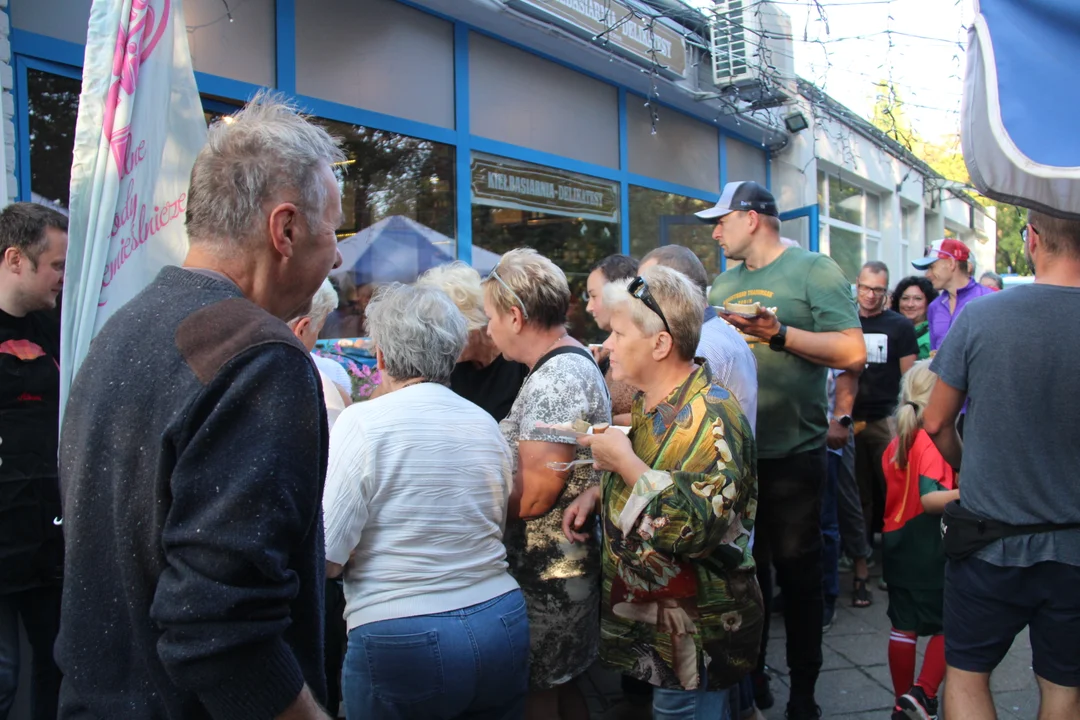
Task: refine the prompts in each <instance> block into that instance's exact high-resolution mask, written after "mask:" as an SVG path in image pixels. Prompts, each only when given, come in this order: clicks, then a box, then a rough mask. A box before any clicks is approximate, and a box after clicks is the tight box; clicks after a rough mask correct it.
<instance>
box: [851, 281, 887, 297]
mask: <svg viewBox="0 0 1080 720" xmlns="http://www.w3.org/2000/svg"><path fill="white" fill-rule="evenodd" d="M857 287H858V289H859V292H861V293H863V294H864V295H874V296H875V297H881V296H882V295H884V294H885V293H887V292H888V291H889V289H888V288H876V287H870V286H869V285H863V284H862V283H859V284H858V286H857Z"/></svg>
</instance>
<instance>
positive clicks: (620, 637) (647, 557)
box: [563, 267, 763, 718]
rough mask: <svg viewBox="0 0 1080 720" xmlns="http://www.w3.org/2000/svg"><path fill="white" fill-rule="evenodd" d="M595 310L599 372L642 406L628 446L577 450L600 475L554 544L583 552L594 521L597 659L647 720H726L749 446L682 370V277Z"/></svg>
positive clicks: (740, 428)
mask: <svg viewBox="0 0 1080 720" xmlns="http://www.w3.org/2000/svg"><path fill="white" fill-rule="evenodd" d="M604 302H605V305H608V306H609V307H612V308H614V311H613V314H612V320H611V323H612V334H611V337H610V338H609V339H608V341H607V342H606V343H605V346H606V347H608V348H610V349H611V367H612V371H613V372H614V373H615V377H616V378H617V379H619V380H620V381H623V382H627V383H630V384H631V385H633V386H635V387H638V388H641V389H642V392H640V393H639V394H638V395H637V397H636V398H635V400H634V404H633V408H632V416H633V426H632V428H631V430H630V434H629V436H627V435H625V434H623V433H621V432H619V431H618V430H616V429H609V430H608V431H607V432H605V433H603V434H600V435H586V436H582V437H581V443H582V444H584V445H588V446H589V447H591V448H592V453H593V458H594V460H595V464H596V467H597V469H600V470H604V471H606V472H605V474H604V476H603V479H602V481H601V486H600V487H593V488H590V489H589V490H587V491H586V492H584V493H583V494H582V495H581V496H580V497H579V498H578V499H577V500H575V501H574V503H573V504H572V505H571V506H570V507H569V508H568V509H567V511H566V513H565V514H564V518H563V530H564V532H565V533H566V535H567V537H568V538H569V539H570V540H571V541H572V542H587V541H588V535H587V533H584V532H582V529H583V527H584V523H585V521H586V520H587V519H588V517H589V516H590V515H592V513H594V512H596V511H599V512H600V514H601V517H602V522H603V548H602V549H603V561H602V562H603V565H602V567H603V588H602V591H603V597H602V603H601V630H600V636H601V640H600V657H601V660H602V661H604V663H605V664H606V665H608V666H610V667H613V668H615V669H617V670H619V671H620V672H622V673H624V674H626V675H630V676H632V677H636V678H638V679H640V680H644V681H647V682H649V683H651V684H653V685H654V686H656V690H655V692H654V695H653V703H654V706H653V707H654V713H655V714H656V716H657V717H664V718H675V717H686V718H694V717H705V716H708V717H710V718H726V717H728V714H727V711H728V698H727V690H728V689H729V688H731V687H732V686H734V685H735V684H736V683H738V681H739V680H740V679H741V678H742V677H743V676H744V675H746V674H747V673H748V672H749V671H750V670H751V669H752V668H753V666H754V663H755V662H756V660H757V654H758V649H759V642H760V638H761V628H762V619H763V617H762V600H761V591H760V589H759V588H758V584H757V580H756V578H755V574H754V559H753V556H752V554H751V547H750V532H751V530H752V528H753V525H754V517H755V514H756V511H757V477H756V475H757V468H756V466H757V457H756V447H755V444H754V437H753V433H752V432H751V428H750V426H749V423H748V422H747V420H746V417H745V415H744V414H743V412H742V410H741V408H740V407H739V404H738V402H737V401H736V400H735V398H734V396H733V395H732V394H731V393H729V392H728V391H727V390H726V389H725V388H723V387H722V386H720V385H715V384H713V383H712V381H711V380H710V378H709V374H708V370H707V369H706V367H705V363H704V362H703V361H701V360H700V359H695V358H694V351H695V349H696V348H697V344H698V339H699V334H700V328H701V309H702V307H704V305H705V300H704V297H703V295H702V294H701V291H700V290H699V289H698V288H696V287H695V286H694V285H693V284H692V283H691V282H690V281H689V280H688V279H687V278H686V277H685V276H683V275H681V274H679V273H677V272H675V271H672V270H670V269H668V268H664V267H652V268H649V269H648V270H646V271H645V272H644V273H643V274H642V277H640V278H637V279H636V280H635V281H634V282H632V283H631V284H630V286H629V288H620V287H618V286H615V285H609V286H608V287H607V288H605V296H604Z"/></svg>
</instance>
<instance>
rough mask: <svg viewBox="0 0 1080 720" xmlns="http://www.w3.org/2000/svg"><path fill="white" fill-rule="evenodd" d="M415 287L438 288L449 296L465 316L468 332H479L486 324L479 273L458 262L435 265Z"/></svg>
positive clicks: (422, 276) (418, 279)
mask: <svg viewBox="0 0 1080 720" xmlns="http://www.w3.org/2000/svg"><path fill="white" fill-rule="evenodd" d="M416 284H417V285H427V286H429V287H434V288H439V289H440V290H442V291H443V292H444V293H446V294H447V295H449V296H450V299H451V300H453V301H454V304H455V305H457V308H458V310H460V311H461V314H462V315H464V316H465V320H466V322H468V324H469V330H481V329H483V328H484V327H485V326H486V325H487V323H488V317H487V315H485V314H484V291H483V289H482V288H481V287H480V273H478V272H477V271H476V270H475V269H474V268H472V267H470V266H468V265H466V264H465V263H463V262H461V261H460V260H455V261H454V262H452V263H450V264H448V265H437V266H435V267H433V268H431V269H430V270H428V271H427V272H425V273H424V274H423V275H421V276H420V277H419V278H417V279H416Z"/></svg>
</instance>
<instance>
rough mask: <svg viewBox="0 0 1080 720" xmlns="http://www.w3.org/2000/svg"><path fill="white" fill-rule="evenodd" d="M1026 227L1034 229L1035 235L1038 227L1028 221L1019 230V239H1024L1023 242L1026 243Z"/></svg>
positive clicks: (1037, 232)
mask: <svg viewBox="0 0 1080 720" xmlns="http://www.w3.org/2000/svg"><path fill="white" fill-rule="evenodd" d="M1028 228H1031V229H1032V230H1034V231H1035V234H1036V235H1038V234H1039V228H1037V227H1035V226H1034V225H1032V224H1031V223H1028V224H1027V225H1025V226H1024V229H1023V230H1021V231H1020V239H1021V240H1023V241H1024V244H1027V241H1028Z"/></svg>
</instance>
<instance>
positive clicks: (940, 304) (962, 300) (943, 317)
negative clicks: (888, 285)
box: [926, 280, 994, 350]
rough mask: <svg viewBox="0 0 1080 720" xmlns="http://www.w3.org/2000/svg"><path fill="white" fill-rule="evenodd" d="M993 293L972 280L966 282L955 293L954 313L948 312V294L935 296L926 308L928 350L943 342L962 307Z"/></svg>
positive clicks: (934, 348) (936, 347) (939, 345)
mask: <svg viewBox="0 0 1080 720" xmlns="http://www.w3.org/2000/svg"><path fill="white" fill-rule="evenodd" d="M992 292H994V291H993V290H991V289H990V288H988V287H984V286H982V285H980V284H979V283H977V282H975V281H974V280H968V284H967V285H965V286H964V287H962V288H960V291H959V292H958V293H956V312H955V313H950V312H949V293H947V292H943V293H941V294H940V295H938V296H937V299H935V300H934V301H933V302H932V303H930V307H928V308H926V320H927V322H929V323H930V349H931V350H937V349H938V348H939V347H941V343H942V342H944V341H945V336H946V335H947V334H948V333H949V328H950V327H952V323H953V320H955V319H956V316H957V315H959V314H960V311H961V310H963V309H964V306H965V305H967V304H968V303H969V302H971V301H972V300H974V299H975V298H978V297H982V296H983V295H989V294H990V293H992Z"/></svg>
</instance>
